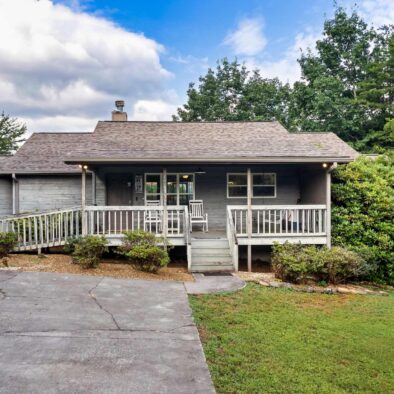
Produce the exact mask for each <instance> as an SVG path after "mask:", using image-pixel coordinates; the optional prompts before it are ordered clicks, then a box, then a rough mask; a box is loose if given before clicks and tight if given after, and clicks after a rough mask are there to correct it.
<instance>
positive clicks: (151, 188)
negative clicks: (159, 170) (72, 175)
mask: <svg viewBox="0 0 394 394" xmlns="http://www.w3.org/2000/svg"><path fill="white" fill-rule="evenodd" d="M145 201H161V175H160V174H145Z"/></svg>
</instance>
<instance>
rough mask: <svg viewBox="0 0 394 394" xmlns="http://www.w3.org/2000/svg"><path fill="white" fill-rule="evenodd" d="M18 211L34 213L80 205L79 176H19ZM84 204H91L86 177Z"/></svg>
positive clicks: (90, 193) (90, 183)
mask: <svg viewBox="0 0 394 394" xmlns="http://www.w3.org/2000/svg"><path fill="white" fill-rule="evenodd" d="M18 179H19V211H20V212H21V213H23V212H34V211H43V210H45V211H46V210H49V209H60V208H67V207H73V206H78V205H81V176H80V175H76V176H66V175H58V176H44V175H40V176H19V177H18ZM86 203H87V204H91V203H92V182H91V177H90V176H88V177H87V182H86Z"/></svg>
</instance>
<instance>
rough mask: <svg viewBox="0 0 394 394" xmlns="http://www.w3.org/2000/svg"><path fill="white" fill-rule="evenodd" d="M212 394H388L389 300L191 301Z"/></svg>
mask: <svg viewBox="0 0 394 394" xmlns="http://www.w3.org/2000/svg"><path fill="white" fill-rule="evenodd" d="M190 303H191V306H192V309H193V314H194V318H195V320H196V323H197V325H198V328H199V331H200V336H201V340H202V342H203V346H204V351H205V355H206V358H207V361H208V365H209V369H210V371H211V375H212V378H213V381H214V384H215V387H216V390H217V392H218V393H393V392H394V294H393V293H391V294H390V296H388V297H382V296H357V295H322V294H308V293H296V292H293V291H291V290H285V289H270V288H264V287H261V286H258V285H255V284H249V285H248V286H247V287H246V288H245V289H244V290H243V291H239V292H237V293H232V294H224V295H207V296H191V297H190Z"/></svg>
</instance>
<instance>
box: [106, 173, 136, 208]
mask: <svg viewBox="0 0 394 394" xmlns="http://www.w3.org/2000/svg"><path fill="white" fill-rule="evenodd" d="M131 185H132V176H131V175H127V174H112V175H111V174H110V175H108V176H107V205H116V206H125V205H132V201H133V200H132V187H131Z"/></svg>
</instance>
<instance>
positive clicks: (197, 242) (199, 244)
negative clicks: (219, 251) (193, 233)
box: [191, 238, 229, 249]
mask: <svg viewBox="0 0 394 394" xmlns="http://www.w3.org/2000/svg"><path fill="white" fill-rule="evenodd" d="M191 244H192V248H193V249H194V248H214V249H215V248H228V247H229V244H228V240H227V239H226V238H218V239H193V238H192V240H191Z"/></svg>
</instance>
